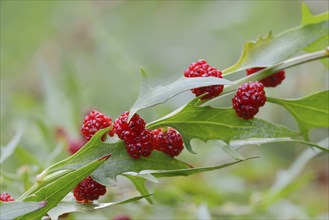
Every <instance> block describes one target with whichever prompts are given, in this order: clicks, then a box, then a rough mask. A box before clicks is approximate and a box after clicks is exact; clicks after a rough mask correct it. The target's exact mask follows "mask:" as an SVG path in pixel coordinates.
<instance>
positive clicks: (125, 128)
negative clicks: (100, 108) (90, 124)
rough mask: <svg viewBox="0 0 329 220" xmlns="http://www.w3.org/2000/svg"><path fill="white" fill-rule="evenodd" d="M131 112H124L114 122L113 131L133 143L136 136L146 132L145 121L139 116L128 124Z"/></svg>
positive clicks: (135, 115) (135, 116)
mask: <svg viewBox="0 0 329 220" xmlns="http://www.w3.org/2000/svg"><path fill="white" fill-rule="evenodd" d="M128 115H129V112H124V113H122V114H121V116H120V117H119V118H118V119H116V120H115V121H114V125H113V130H114V133H116V134H117V135H118V137H119V138H120V139H122V140H124V141H129V142H131V141H132V140H133V139H135V136H136V135H138V134H140V133H141V132H142V131H144V130H145V121H144V120H143V119H142V118H141V117H139V115H138V114H134V116H133V117H132V118H131V119H130V121H129V122H128Z"/></svg>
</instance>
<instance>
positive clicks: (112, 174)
mask: <svg viewBox="0 0 329 220" xmlns="http://www.w3.org/2000/svg"><path fill="white" fill-rule="evenodd" d="M109 129H110V128H108V129H103V130H101V131H99V132H98V133H96V134H95V135H94V136H93V138H92V139H91V140H90V141H89V142H88V143H87V144H86V145H85V146H84V147H83V148H82V149H81V150H80V151H78V152H77V153H76V154H74V155H72V156H71V157H69V158H67V159H66V160H63V161H60V162H58V163H57V164H54V165H53V166H50V167H49V168H47V169H46V170H44V171H43V172H42V174H41V175H39V177H38V179H39V180H42V179H43V178H49V176H50V174H56V172H65V170H68V169H69V170H75V169H79V168H80V167H82V166H85V164H88V163H90V162H91V161H93V160H95V159H97V158H100V157H102V156H104V155H107V154H111V155H112V156H111V160H108V161H106V162H105V163H104V164H103V165H102V166H100V167H99V168H98V169H97V170H96V171H94V172H93V174H92V176H93V177H94V178H95V179H96V180H97V181H99V182H100V183H102V184H104V185H106V184H108V181H107V180H106V178H110V179H114V180H115V179H116V176H117V175H120V174H123V173H125V172H131V171H133V172H139V171H142V170H148V169H150V168H152V169H155V170H172V169H183V168H189V167H190V166H189V165H188V164H186V163H184V162H182V161H179V160H177V159H175V158H172V157H170V156H168V155H166V154H163V153H161V152H158V151H153V152H152V155H151V156H149V157H141V158H140V159H133V158H131V157H130V156H129V155H128V153H127V151H126V149H125V145H124V143H123V142H122V141H117V142H114V143H104V142H102V141H101V137H102V135H104V134H105V133H106V132H108V131H109ZM53 178H56V176H55V175H54V177H53Z"/></svg>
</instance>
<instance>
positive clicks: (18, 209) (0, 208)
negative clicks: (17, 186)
mask: <svg viewBox="0 0 329 220" xmlns="http://www.w3.org/2000/svg"><path fill="white" fill-rule="evenodd" d="M46 204H47V202H46V201H42V202H1V201H0V219H7V220H10V219H16V218H17V217H19V216H22V215H25V214H28V213H31V212H34V211H36V210H38V209H41V208H43V207H44V206H45V205H46Z"/></svg>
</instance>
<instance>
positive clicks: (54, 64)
mask: <svg viewBox="0 0 329 220" xmlns="http://www.w3.org/2000/svg"><path fill="white" fill-rule="evenodd" d="M306 3H307V4H308V5H309V7H310V9H311V11H312V12H313V13H321V12H324V11H327V10H328V9H329V6H328V2H327V1H315V0H312V1H306ZM300 6H301V1H297V0H296V1H50V0H49V1H29V0H26V1H18V0H16V1H1V41H0V42H1V146H6V145H7V144H8V143H10V141H12V140H13V139H15V137H16V138H17V137H20V138H19V144H18V146H17V148H16V150H15V152H14V153H13V155H12V156H10V158H9V159H7V160H6V161H5V163H3V164H1V192H3V191H7V192H9V193H10V194H12V195H13V196H14V197H15V198H17V197H18V196H19V195H21V194H22V193H23V192H24V191H25V190H26V189H27V188H28V187H29V186H31V184H33V183H34V178H35V176H36V175H37V174H38V173H39V172H40V171H41V170H42V169H44V168H45V167H47V166H48V165H50V164H52V163H54V162H56V161H58V160H60V159H63V158H66V157H68V156H69V152H68V151H67V146H66V145H67V143H66V142H65V141H64V142H63V140H62V138H59V135H58V131H59V130H61V131H65V133H66V134H67V136H68V137H69V139H70V140H78V139H79V138H81V137H80V133H79V127H80V126H81V122H82V120H83V118H84V114H85V113H86V112H87V111H89V110H90V109H97V110H99V111H101V112H104V113H106V114H107V115H109V116H111V117H112V118H116V117H118V116H119V115H120V114H121V113H122V112H123V111H126V110H128V109H129V108H130V107H131V106H132V104H133V103H134V101H135V100H136V98H137V96H138V93H139V89H140V86H141V75H140V73H139V72H140V71H139V69H140V67H144V68H145V69H146V71H147V72H148V76H149V78H150V81H151V84H152V85H158V84H167V83H170V82H172V81H173V80H175V79H177V78H178V77H180V76H181V75H182V74H183V72H184V70H185V69H186V68H187V67H188V65H189V64H190V63H192V62H194V61H196V60H198V59H201V58H202V59H206V60H207V61H208V63H209V64H210V65H212V66H215V67H217V68H218V69H224V68H226V67H228V66H230V65H232V64H233V63H235V62H236V60H237V59H238V58H239V56H240V53H241V50H242V47H243V44H244V42H246V41H248V40H255V39H256V38H257V37H258V36H259V35H262V36H264V35H266V34H267V33H268V32H269V31H272V32H273V34H274V35H276V34H279V33H280V32H282V31H284V30H286V29H289V28H292V27H295V26H298V25H299V23H300V20H301V14H300ZM327 72H328V71H327V69H325V67H324V66H323V65H322V63H321V62H319V61H315V62H312V63H307V64H304V65H302V66H298V67H294V68H292V69H289V70H287V79H286V80H285V81H284V83H283V84H282V85H280V87H279V88H278V89H270V90H268V91H267V93H268V94H270V95H272V96H275V97H284V98H298V97H302V96H305V95H308V94H310V93H314V92H316V91H319V90H324V89H328V75H327ZM192 97H193V96H192V95H191V94H190V93H189V92H186V93H184V94H181V95H179V96H177V97H175V98H174V99H173V100H171V101H169V102H168V103H166V104H164V105H160V106H156V107H154V108H152V109H149V110H145V111H142V112H141V115H142V116H143V117H144V118H145V119H146V121H152V120H155V119H158V118H159V117H161V116H163V115H164V114H166V113H168V112H170V111H172V110H174V109H176V108H178V107H180V106H181V105H183V104H185V103H186V102H188V101H189V100H190V99H191V98H192ZM221 104H223V103H221ZM224 104H225V103H224ZM259 117H261V118H264V119H267V120H270V121H273V122H275V123H280V124H283V125H286V126H289V127H291V128H294V129H297V125H296V122H295V121H294V119H293V118H292V117H291V116H290V115H289V114H288V113H287V112H286V111H285V110H284V109H282V108H281V107H278V106H275V105H271V104H268V105H266V106H265V107H264V108H262V109H261V111H260V114H259ZM17 134H18V135H17ZM326 136H328V130H314V131H312V138H313V139H314V140H315V141H317V140H320V139H321V137H326ZM193 146H194V150H195V151H196V152H197V154H196V155H193V154H190V153H188V152H184V153H183V155H182V156H180V158H181V159H183V160H185V161H189V162H191V163H192V164H193V165H194V166H206V165H215V164H220V163H223V162H225V161H226V162H227V161H229V160H230V158H229V157H228V156H227V155H226V154H225V153H224V152H223V151H221V149H219V148H218V147H217V146H214V145H212V144H211V143H208V144H205V143H202V142H201V141H197V140H196V141H194V143H193ZM304 150H305V147H304V146H302V145H298V144H280V145H278V144H276V145H274V144H271V145H266V146H264V147H252V146H251V147H248V148H246V149H244V153H246V154H250V155H259V156H261V157H260V158H259V159H257V160H253V161H248V162H245V163H241V164H238V165H235V166H233V167H230V168H226V169H223V170H219V171H213V172H210V173H204V174H199V175H195V176H190V177H176V178H171V179H161V180H160V183H159V184H149V188H150V191H151V192H154V193H155V196H154V203H155V204H154V205H153V206H151V205H149V204H147V203H146V202H145V201H139V202H135V203H131V204H126V205H122V206H116V207H113V208H108V209H104V210H99V211H95V212H90V213H84V214H79V213H77V214H73V215H69V216H67V219H83V218H84V219H91V218H92V219H111V218H113V217H114V216H116V215H119V214H127V215H129V216H131V217H132V218H133V219H156V218H165V219H182V218H187V219H209V218H210V217H212V218H213V219H224V218H227V219H228V218H236V219H239V218H243V219H246V218H251V219H255V218H261V219H266V218H274V219H309V218H314V219H327V218H328V212H329V210H328V206H329V201H328V200H329V196H328V192H329V191H328V172H329V171H328V165H329V164H328V163H329V158H328V156H327V155H325V154H321V155H319V156H316V157H314V158H312V159H311V160H310V161H308V162H307V163H305V164H303V165H300V166H299V168H300V170H301V171H300V172H299V173H298V175H297V176H296V178H294V179H293V180H290V182H289V184H288V185H287V187H285V188H283V189H282V192H280V193H279V195H278V196H276V197H270V198H271V199H268V200H266V198H268V196H269V192H271V189H273V188H272V187H273V184H274V183H275V182H276V179H277V174H278V173H279V172H280V170H285V169H289V167H290V166H292V164H293V163H294V162H296V160H297V159H296V158H298V155H300V154H301V152H303V151H304ZM136 195H138V192H136V190H135V189H134V187H133V186H132V184H130V183H129V182H127V181H126V180H125V179H123V178H119V181H118V183H117V186H116V187H110V188H109V193H108V195H107V196H106V197H105V198H103V201H118V200H120V199H124V198H129V197H131V196H136ZM264 201H267V203H266V202H265V205H264ZM262 202H263V203H262ZM259 204H263V205H259Z"/></svg>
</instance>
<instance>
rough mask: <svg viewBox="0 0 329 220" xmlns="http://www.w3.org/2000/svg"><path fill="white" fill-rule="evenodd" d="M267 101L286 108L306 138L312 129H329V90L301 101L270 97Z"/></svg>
mask: <svg viewBox="0 0 329 220" xmlns="http://www.w3.org/2000/svg"><path fill="white" fill-rule="evenodd" d="M267 100H268V101H269V102H273V103H276V104H279V105H282V106H283V107H284V108H286V109H287V110H288V111H289V112H290V113H291V114H292V115H293V116H294V118H295V119H296V120H297V122H298V125H299V128H300V130H301V132H302V133H303V135H304V137H305V138H306V137H307V136H308V132H309V130H310V129H311V128H328V127H329V90H326V91H322V92H319V93H316V94H313V95H310V96H307V97H304V98H301V99H294V100H285V99H278V98H272V97H268V99H267Z"/></svg>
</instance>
